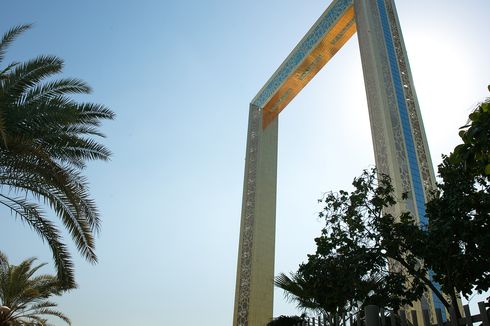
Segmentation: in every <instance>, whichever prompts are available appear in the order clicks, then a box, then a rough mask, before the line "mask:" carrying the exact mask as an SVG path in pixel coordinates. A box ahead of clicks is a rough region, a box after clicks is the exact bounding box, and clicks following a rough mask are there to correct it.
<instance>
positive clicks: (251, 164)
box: [237, 109, 261, 326]
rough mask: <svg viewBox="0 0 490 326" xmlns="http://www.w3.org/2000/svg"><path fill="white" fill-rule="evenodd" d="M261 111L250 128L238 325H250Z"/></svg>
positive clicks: (254, 111) (253, 116) (252, 117)
mask: <svg viewBox="0 0 490 326" xmlns="http://www.w3.org/2000/svg"><path fill="white" fill-rule="evenodd" d="M260 116H261V110H260V109H251V110H250V121H249V127H248V144H247V162H248V166H247V171H246V173H245V178H246V190H245V191H246V195H245V216H244V221H243V226H242V227H243V229H242V231H241V235H242V239H241V248H240V252H241V255H240V267H239V269H240V270H239V275H240V279H239V285H238V307H237V325H238V326H247V325H248V311H249V300H250V281H251V271H252V250H253V230H254V218H255V216H254V211H255V195H256V186H257V153H258V143H259V134H258V133H259V127H260Z"/></svg>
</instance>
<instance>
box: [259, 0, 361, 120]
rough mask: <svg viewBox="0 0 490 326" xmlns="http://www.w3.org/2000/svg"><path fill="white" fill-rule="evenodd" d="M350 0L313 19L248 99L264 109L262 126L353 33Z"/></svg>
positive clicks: (338, 3)
mask: <svg viewBox="0 0 490 326" xmlns="http://www.w3.org/2000/svg"><path fill="white" fill-rule="evenodd" d="M355 31H356V26H355V18H354V8H353V0H336V1H334V2H333V3H332V4H331V5H330V6H329V7H328V8H327V9H326V10H325V12H324V13H323V15H322V16H321V17H320V18H319V19H318V20H317V21H316V23H315V24H314V25H313V27H312V28H311V29H310V30H309V31H308V33H307V34H306V35H305V37H303V39H302V40H301V41H300V42H299V44H298V45H297V46H296V48H294V50H293V51H292V52H291V54H290V55H289V56H288V57H287V58H286V60H285V61H284V62H283V64H282V65H281V66H280V67H279V68H278V69H277V71H276V72H275V73H274V74H273V75H272V77H271V78H270V79H269V81H268V82H267V83H266V84H265V86H264V87H263V88H262V89H261V90H260V91H259V93H258V94H257V96H256V97H255V98H254V99H253V100H252V104H253V105H254V106H256V107H259V108H261V109H263V110H264V117H263V124H262V126H263V128H265V127H267V125H268V124H269V123H270V122H271V121H273V120H274V118H275V117H277V115H278V114H279V113H280V112H281V111H282V110H283V109H284V108H285V107H286V106H287V105H288V104H289V102H290V101H291V100H292V99H293V98H294V97H295V96H296V95H297V94H298V93H299V92H300V91H301V90H302V89H303V88H304V87H305V86H306V85H307V84H308V82H309V81H310V80H311V79H312V78H313V77H314V76H315V75H316V73H317V72H318V71H319V70H320V69H321V68H322V67H323V66H324V65H325V64H326V63H327V62H328V61H329V60H330V59H331V58H332V57H333V56H334V55H335V53H337V51H338V50H339V49H340V48H342V46H343V45H344V44H345V43H346V42H347V41H348V40H349V39H350V37H351V36H352V35H353V34H354V33H355Z"/></svg>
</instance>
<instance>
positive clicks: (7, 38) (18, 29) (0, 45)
mask: <svg viewBox="0 0 490 326" xmlns="http://www.w3.org/2000/svg"><path fill="white" fill-rule="evenodd" d="M31 27H32V24H25V25H19V26H15V27H12V28H11V29H9V30H8V32H7V33H5V34H4V35H3V37H2V40H1V41H0V62H2V61H3V59H4V57H5V53H6V51H7V48H8V47H9V45H10V44H11V43H12V42H13V41H14V40H15V38H16V37H17V36H19V35H20V34H22V33H23V32H25V31H26V30H28V29H29V28H31Z"/></svg>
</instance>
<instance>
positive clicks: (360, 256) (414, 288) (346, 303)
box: [276, 169, 430, 315]
mask: <svg viewBox="0 0 490 326" xmlns="http://www.w3.org/2000/svg"><path fill="white" fill-rule="evenodd" d="M353 185H354V188H355V189H354V190H353V191H352V192H351V193H349V192H346V191H342V190H341V191H340V192H339V193H329V194H327V195H326V196H325V197H324V198H323V199H322V203H323V204H324V205H325V207H324V209H323V211H322V212H321V213H320V217H322V218H324V219H325V221H326V226H325V228H323V230H322V234H321V236H320V237H318V238H316V239H315V242H316V245H317V249H316V252H315V254H313V255H308V261H307V262H305V263H303V264H301V265H300V266H299V269H298V271H297V272H296V273H293V274H292V275H291V277H288V276H286V275H284V274H281V275H279V276H278V277H276V285H277V286H278V287H280V288H282V289H284V290H286V295H287V296H289V298H291V299H293V300H294V301H296V302H297V303H298V306H299V307H300V308H303V309H315V310H318V311H319V312H321V313H325V314H327V315H333V314H341V313H344V312H347V311H351V310H353V309H354V310H355V309H358V308H361V307H363V306H364V305H367V304H376V305H379V306H383V307H387V308H388V307H389V308H393V309H397V308H398V307H400V306H401V305H403V304H408V303H411V302H412V301H414V300H416V299H418V298H420V297H421V295H422V293H423V291H424V289H425V287H426V286H427V284H426V283H430V282H429V281H428V279H427V278H425V277H424V275H425V273H426V271H425V270H424V268H423V267H422V266H419V265H420V264H418V260H417V257H415V256H413V255H412V254H410V253H405V254H401V252H403V251H404V247H405V246H406V245H405V243H404V242H403V240H404V239H403V238H401V237H400V236H399V235H400V230H398V228H393V225H394V224H395V223H394V222H395V217H394V216H393V215H392V214H390V213H389V211H390V208H391V207H392V206H393V205H395V204H396V200H395V197H394V195H393V187H392V186H391V182H390V180H389V178H388V177H387V176H382V177H381V178H379V179H378V178H377V176H376V171H375V170H374V169H372V170H371V171H364V173H363V174H362V175H361V177H359V178H356V179H355V180H354V182H353ZM401 218H402V219H403V220H404V222H405V223H406V224H407V225H412V224H413V221H412V220H411V219H410V215H409V214H404V215H403V216H402V217H401ZM393 261H401V262H402V263H403V265H402V264H399V263H398V264H397V265H396V268H394V267H395V265H394V264H393ZM407 268H409V269H410V271H407Z"/></svg>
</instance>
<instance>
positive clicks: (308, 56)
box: [233, 0, 445, 326]
mask: <svg viewBox="0 0 490 326" xmlns="http://www.w3.org/2000/svg"><path fill="white" fill-rule="evenodd" d="M356 30H357V35H358V39H359V47H360V51H361V60H362V67H363V73H364V83H365V87H366V93H367V99H368V108H369V118H370V123H371V133H372V138H373V144H374V153H375V160H376V166H377V168H378V171H379V172H381V173H384V174H388V175H389V176H390V177H391V178H392V181H393V183H394V187H395V191H396V192H397V193H400V194H401V193H403V192H406V193H408V194H409V196H408V199H407V200H406V201H405V202H404V203H401V204H400V205H399V206H398V207H396V208H395V210H397V211H398V212H400V211H402V210H407V209H408V210H409V211H410V212H411V213H412V214H413V215H414V216H416V217H417V218H418V220H419V222H420V224H427V218H426V216H425V202H426V200H427V194H428V193H429V191H430V189H431V188H432V187H433V185H434V183H435V177H434V172H433V169H432V163H431V159H430V155H429V148H428V145H427V140H426V136H425V131H424V127H423V124H422V117H421V114H420V109H419V106H418V101H417V97H416V94H415V89H414V86H413V80H412V76H411V72H410V68H409V64H408V58H407V53H406V50H405V46H404V43H403V38H402V32H401V29H400V24H399V21H398V16H397V13H396V9H395V4H394V0H334V1H333V3H332V4H331V5H330V6H329V7H328V8H327V9H326V11H325V12H324V13H323V15H322V16H321V17H320V18H319V19H318V20H317V21H316V23H315V24H314V25H313V27H312V28H311V29H310V30H309V31H308V32H307V33H306V35H305V36H304V37H303V39H302V40H301V41H300V42H299V44H298V45H297V46H296V48H295V49H294V50H293V51H292V52H291V54H290V55H289V56H288V57H287V58H286V60H285V61H284V63H283V64H282V65H281V66H280V67H279V68H278V69H277V71H276V72H275V73H274V75H273V76H272V77H271V78H270V79H269V81H268V82H267V83H266V84H265V86H264V87H263V88H262V89H261V90H260V91H259V93H258V94H257V96H256V97H255V98H254V99H253V100H252V102H251V104H250V112H249V122H248V123H249V125H248V137H247V153H246V163H245V177H244V178H245V180H244V190H243V204H242V216H241V226H240V244H239V252H238V268H237V282H236V292H235V310H234V317H233V325H235V326H264V325H265V324H267V322H269V321H270V320H271V318H272V307H273V288H274V285H273V278H274V246H275V219H276V217H275V214H276V176H277V137H278V134H277V132H278V115H279V113H280V112H281V111H282V110H283V109H284V108H285V107H286V105H287V104H288V103H289V102H290V101H291V100H292V99H293V98H294V97H295V96H296V95H297V94H298V93H299V92H300V91H301V89H303V87H305V86H306V84H307V83H308V82H309V81H310V80H311V79H312V78H313V77H314V76H315V74H316V73H317V72H318V71H319V70H320V69H321V68H322V67H323V66H324V65H325V64H326V63H327V62H328V61H329V59H330V58H332V56H333V55H334V54H335V53H336V52H337V51H338V50H339V49H340V48H341V47H342V46H343V45H344V44H345V43H346V42H347V40H349V38H350V37H351V36H352V35H354V33H355V32H356ZM422 307H424V308H429V309H430V311H431V315H432V316H434V309H435V308H441V311H445V310H444V306H443V305H442V303H441V302H440V300H439V299H438V298H437V297H436V296H434V295H433V294H432V293H427V294H426V295H425V296H424V298H423V299H422V300H421V301H419V302H417V303H415V308H416V309H417V310H419V309H421V308H422Z"/></svg>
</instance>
